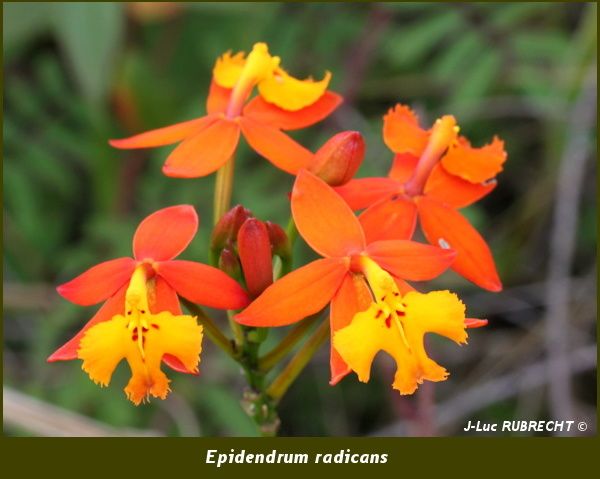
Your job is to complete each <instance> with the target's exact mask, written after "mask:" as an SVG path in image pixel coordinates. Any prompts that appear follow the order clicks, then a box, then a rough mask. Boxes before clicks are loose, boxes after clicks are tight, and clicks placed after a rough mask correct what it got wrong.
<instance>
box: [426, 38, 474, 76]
mask: <svg viewBox="0 0 600 479" xmlns="http://www.w3.org/2000/svg"><path fill="white" fill-rule="evenodd" d="M481 50H482V44H481V37H480V36H479V35H478V34H477V33H474V32H473V31H466V32H465V33H464V34H463V36H461V37H460V39H458V40H457V41H456V42H454V43H453V44H451V45H448V47H447V48H446V50H445V51H444V52H443V53H441V54H440V56H439V57H438V58H437V59H436V60H435V61H434V63H433V65H432V68H431V73H432V76H433V77H434V78H435V79H437V80H441V81H443V82H446V81H449V80H450V79H452V78H455V77H456V75H457V72H462V71H463V70H464V69H465V68H466V67H467V66H468V65H469V64H470V63H472V62H473V61H474V59H476V58H477V57H478V55H479V53H480V52H481Z"/></svg>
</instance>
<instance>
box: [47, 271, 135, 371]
mask: <svg viewBox="0 0 600 479" xmlns="http://www.w3.org/2000/svg"><path fill="white" fill-rule="evenodd" d="M128 285H129V283H128V284H125V285H123V286H122V287H121V288H120V289H119V290H118V291H117V292H116V293H115V294H114V295H113V296H112V297H110V298H109V299H108V301H106V303H104V304H103V305H102V307H101V308H100V309H99V310H98V311H97V312H96V314H95V315H94V316H93V317H92V319H90V320H89V321H88V322H87V324H86V325H85V326H84V327H83V328H82V329H81V330H80V331H79V332H78V333H77V334H76V335H75V336H73V338H71V339H70V340H69V341H67V342H66V343H65V344H63V345H62V346H61V347H60V348H58V349H57V350H56V351H55V352H54V353H52V355H51V356H50V357H49V358H48V360H47V361H48V362H50V363H52V362H54V361H69V360H71V359H77V350H78V349H79V342H80V341H81V338H82V337H83V335H84V334H85V333H86V331H87V330H88V329H90V328H91V327H92V326H95V325H96V324H98V323H101V322H103V321H108V320H110V319H112V318H113V316H116V315H117V314H124V313H125V291H127V286H128Z"/></svg>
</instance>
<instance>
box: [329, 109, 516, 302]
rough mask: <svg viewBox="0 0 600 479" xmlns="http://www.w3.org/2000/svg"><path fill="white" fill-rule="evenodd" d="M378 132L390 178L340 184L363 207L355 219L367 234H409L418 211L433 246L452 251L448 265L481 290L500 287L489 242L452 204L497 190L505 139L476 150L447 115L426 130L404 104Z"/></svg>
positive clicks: (354, 204)
mask: <svg viewBox="0 0 600 479" xmlns="http://www.w3.org/2000/svg"><path fill="white" fill-rule="evenodd" d="M383 137H384V141H385V143H386V145H387V146H388V147H389V148H390V149H391V150H392V151H394V153H396V156H395V157H394V162H393V165H392V168H391V170H390V172H389V174H388V177H387V178H361V179H356V180H351V181H350V182H348V183H347V184H345V185H343V186H340V187H339V188H337V192H338V193H339V194H340V195H341V196H342V197H343V198H344V199H345V200H346V201H347V203H348V204H349V205H350V207H351V208H352V209H353V210H360V209H364V208H366V209H365V211H364V212H362V213H361V215H360V219H361V222H363V223H367V224H370V225H372V226H373V227H372V228H371V229H370V230H371V231H372V232H373V236H372V237H371V239H372V240H383V239H409V238H411V237H412V234H413V232H414V229H415V226H416V220H417V217H418V218H419V221H420V225H421V228H422V229H423V232H424V234H425V237H426V238H427V240H428V241H429V242H430V243H431V244H433V245H437V246H441V247H444V248H447V247H449V248H452V249H453V250H455V251H456V253H457V257H456V260H455V261H454V263H453V264H452V269H454V270H455V271H456V272H457V273H459V274H460V275H462V276H464V277H465V278H467V279H468V280H470V281H472V282H473V283H475V284H477V285H479V286H480V287H482V288H485V289H488V290H490V291H500V290H501V289H502V283H501V281H500V278H499V277H498V273H497V271H496V266H495V263H494V259H493V257H492V253H491V252H490V249H489V247H488V245H487V244H486V242H485V240H484V239H483V238H482V237H481V235H480V234H479V233H478V232H477V231H476V230H475V228H473V227H472V226H471V224H470V223H469V222H468V221H467V219H466V218H465V217H464V216H462V215H461V214H460V213H459V212H458V211H457V210H458V209H460V208H464V207H466V206H468V205H470V204H472V203H474V202H475V201H477V200H479V199H481V198H483V197H484V196H486V195H487V194H489V193H490V192H491V191H492V190H493V189H494V188H495V186H496V180H495V176H496V175H497V174H498V173H499V172H500V171H502V165H503V164H504V162H505V161H506V152H505V151H504V142H503V141H502V140H500V139H498V138H497V137H495V138H494V139H493V140H492V142H491V143H490V144H488V145H485V146H483V147H481V148H474V147H472V146H471V145H470V143H469V142H468V140H467V139H465V138H464V137H461V136H458V127H457V126H456V120H455V119H454V117H452V116H450V115H447V116H444V117H442V118H440V119H438V120H437V121H436V122H435V124H434V125H433V127H432V128H431V129H430V130H424V129H423V128H421V127H420V126H419V123H418V119H417V116H416V114H415V113H414V112H413V111H412V110H411V109H410V108H408V107H406V106H403V105H396V106H395V107H394V108H392V109H390V111H389V112H388V114H387V115H386V116H385V117H384V127H383ZM376 225H378V226H379V228H376V227H375V226H376Z"/></svg>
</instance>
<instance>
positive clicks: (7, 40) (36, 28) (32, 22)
mask: <svg viewBox="0 0 600 479" xmlns="http://www.w3.org/2000/svg"><path fill="white" fill-rule="evenodd" d="M3 7H4V15H3V16H2V38H3V40H4V48H5V49H7V48H11V47H13V46H14V45H16V44H18V43H20V42H27V41H29V40H30V39H31V38H32V37H34V36H35V35H37V34H39V33H40V32H41V31H42V30H44V29H45V28H47V27H48V11H49V9H50V8H51V5H49V4H46V3H38V2H5V3H4V4H3Z"/></svg>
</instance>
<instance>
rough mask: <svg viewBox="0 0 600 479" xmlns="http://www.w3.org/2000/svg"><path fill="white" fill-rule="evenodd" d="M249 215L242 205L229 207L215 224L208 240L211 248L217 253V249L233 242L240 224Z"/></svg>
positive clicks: (248, 211)
mask: <svg viewBox="0 0 600 479" xmlns="http://www.w3.org/2000/svg"><path fill="white" fill-rule="evenodd" d="M251 217H252V212H251V211H250V210H247V209H246V208H244V207H243V206H242V205H237V206H234V207H233V208H231V209H230V210H229V211H228V212H227V213H225V214H224V215H223V217H222V218H221V219H220V220H219V222H218V223H217V224H216V225H215V228H214V230H213V233H212V237H211V240H210V248H211V250H213V251H216V252H217V254H218V251H220V250H221V249H223V248H225V246H226V245H227V244H228V243H233V242H235V239H236V237H237V234H238V231H239V229H240V226H242V224H243V223H244V221H246V220H247V219H248V218H251Z"/></svg>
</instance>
